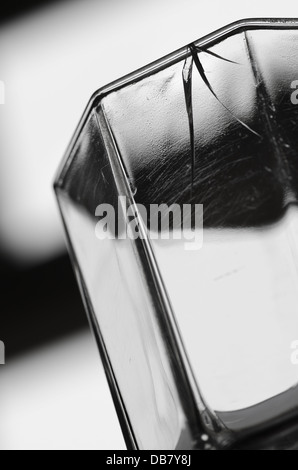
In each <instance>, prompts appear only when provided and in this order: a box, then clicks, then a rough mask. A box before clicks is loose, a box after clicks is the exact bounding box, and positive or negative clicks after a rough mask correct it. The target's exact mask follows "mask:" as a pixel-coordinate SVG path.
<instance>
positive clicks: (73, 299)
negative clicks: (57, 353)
mask: <svg viewBox="0 0 298 470" xmlns="http://www.w3.org/2000/svg"><path fill="white" fill-rule="evenodd" d="M0 285H1V305H0V310H1V316H0V318H1V323H0V325H1V327H0V339H1V340H2V341H4V343H5V345H6V356H7V361H9V359H10V358H11V357H13V356H15V355H16V354H19V353H24V352H26V351H29V350H31V349H33V348H36V347H39V346H43V345H45V344H46V343H47V342H49V341H53V340H57V339H59V338H63V337H64V336H65V335H68V334H70V333H72V332H74V331H77V330H80V329H82V328H85V327H86V326H87V321H86V316H85V314H84V309H83V305H82V301H81V298H80V295H79V292H78V289H77V286H76V281H75V278H74V275H73V272H72V269H71V266H70V262H69V259H68V257H67V256H61V257H60V258H57V259H54V260H52V261H50V262H48V263H46V264H43V265H40V266H37V267H34V268H30V269H28V270H19V269H16V268H15V267H13V266H11V265H10V264H9V263H8V262H5V261H3V262H2V263H1V267H0Z"/></svg>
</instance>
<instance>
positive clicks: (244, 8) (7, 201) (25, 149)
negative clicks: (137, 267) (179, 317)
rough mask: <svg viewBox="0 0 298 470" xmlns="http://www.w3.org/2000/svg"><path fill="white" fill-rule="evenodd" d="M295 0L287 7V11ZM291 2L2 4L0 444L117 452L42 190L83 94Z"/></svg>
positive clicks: (293, 11) (281, 11)
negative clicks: (2, 350)
mask: <svg viewBox="0 0 298 470" xmlns="http://www.w3.org/2000/svg"><path fill="white" fill-rule="evenodd" d="M295 7H296V8H295ZM295 15H297V3H296V2H295V1H294V0H284V1H283V2H280V1H278V0H252V1H251V2H249V3H247V4H245V3H243V2H239V1H237V0H209V1H208V2H203V1H201V0H150V1H149V0H84V1H82V0H81V1H79V0H60V1H57V0H56V1H54V0H53V1H47V2H46V1H42V0H31V1H30V0H24V1H23V2H22V3H21V4H20V3H19V2H17V1H16V0H10V1H7V0H2V2H1V10H0V81H2V82H3V83H4V86H5V103H4V104H1V105H0V281H1V297H0V298H1V310H0V312H1V313H0V340H2V341H4V342H5V345H6V365H5V366H0V377H1V381H0V383H1V387H0V417H1V419H0V449H2V450H10V449H11V450H12V449H13V450H21V449H24V450H29V449H44V450H45V449H49V450H56V449H123V448H124V442H123V439H122V435H121V431H120V427H119V425H118V421H117V417H116V414H115V411H114V407H113V404H112V400H111V397H110V394H109V390H108V386H107V383H106V379H105V377H104V373H103V369H102V366H101V362H100V359H99V355H98V353H97V349H96V345H95V342H94V340H93V337H92V335H91V333H90V332H89V328H88V324H87V320H86V317H85V313H84V309H83V307H82V302H81V299H80V296H79V292H78V288H77V286H76V283H75V280H74V276H73V273H72V269H71V265H70V262H69V258H68V255H67V252H66V247H65V241H64V234H63V230H62V225H61V221H60V217H59V214H58V210H57V205H56V202H55V198H54V193H53V190H52V182H53V179H54V175H55V172H56V170H57V167H58V165H59V163H60V161H61V159H62V156H63V153H64V151H65V149H66V147H67V145H68V142H69V140H70V138H71V136H72V133H73V132H74V130H75V127H76V125H77V123H78V121H79V119H80V116H81V114H82V112H83V110H84V107H85V106H86V104H87V102H88V100H89V98H90V96H91V95H92V94H93V92H94V91H95V90H96V89H98V88H100V87H101V86H103V85H105V84H107V83H109V82H110V81H112V80H115V79H117V78H119V77H121V76H123V75H125V74H127V73H129V72H131V71H133V70H135V69H137V68H139V67H141V66H143V65H146V64H147V63H149V62H151V61H153V60H155V59H158V58H160V57H162V56H163V55H165V54H167V53H169V52H172V51H173V50H175V49H177V48H179V47H181V46H183V45H185V44H187V43H189V42H191V41H194V40H195V39H198V38H199V37H201V36H204V35H205V34H208V33H210V32H212V31H213V30H215V29H218V28H220V27H222V26H224V25H226V24H228V23H231V22H233V21H236V20H239V19H243V18H247V17H295Z"/></svg>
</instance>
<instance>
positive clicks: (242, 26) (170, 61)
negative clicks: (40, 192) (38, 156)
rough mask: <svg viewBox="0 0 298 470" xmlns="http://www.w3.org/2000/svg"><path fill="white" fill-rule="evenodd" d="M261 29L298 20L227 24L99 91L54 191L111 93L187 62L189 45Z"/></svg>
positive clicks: (208, 44)
mask: <svg viewBox="0 0 298 470" xmlns="http://www.w3.org/2000/svg"><path fill="white" fill-rule="evenodd" d="M258 29H269V30H270V29H276V30H282V29H298V18H248V19H242V20H238V21H235V22H233V23H230V24H228V25H227V26H224V27H222V28H220V29H218V30H216V31H214V32H212V33H209V34H207V35H206V36H203V37H202V38H200V39H197V40H194V41H193V42H191V43H189V44H187V45H185V46H183V47H181V48H180V49H178V50H176V51H174V52H172V53H170V54H167V55H166V56H164V57H162V58H160V59H157V60H156V61H154V62H151V63H150V64H148V65H146V66H144V67H141V68H140V69H138V70H136V71H134V72H132V73H129V74H127V75H125V76H124V77H122V78H119V79H117V80H115V81H113V82H111V83H110V84H108V85H105V86H103V87H101V88H99V89H98V90H97V91H96V92H95V93H94V94H93V95H92V97H91V98H90V100H89V103H88V105H87V107H86V109H85V111H84V113H83V115H82V118H81V120H80V122H79V124H78V126H77V129H76V131H75V133H74V135H73V137H72V139H71V141H70V144H69V145H68V147H67V150H66V152H65V154H64V157H63V159H62V162H61V164H60V166H59V168H58V171H57V174H56V177H55V179H54V188H55V189H59V188H60V189H61V187H62V186H63V182H64V178H65V176H66V174H67V171H68V168H69V165H70V163H71V158H72V155H73V149H74V147H75V145H76V143H77V140H78V138H79V136H80V134H81V132H82V130H83V128H84V126H85V125H86V122H87V120H88V118H89V116H90V114H91V112H92V111H93V109H95V108H96V107H97V106H98V105H99V103H100V101H101V100H102V99H103V98H104V97H105V96H107V95H108V94H110V93H112V92H115V91H117V90H119V89H121V88H123V87H125V86H127V85H129V84H132V83H137V82H138V81H140V80H143V79H144V78H146V77H148V76H150V75H153V74H155V73H157V72H159V71H160V70H162V69H164V68H166V67H169V66H171V65H175V64H176V63H177V62H179V61H181V60H183V59H186V57H188V56H189V55H190V49H189V47H190V45H194V46H196V47H200V48H204V47H212V46H214V45H215V44H217V43H219V42H221V41H223V40H224V39H226V38H227V37H231V36H233V35H236V34H239V33H241V32H244V31H250V30H258Z"/></svg>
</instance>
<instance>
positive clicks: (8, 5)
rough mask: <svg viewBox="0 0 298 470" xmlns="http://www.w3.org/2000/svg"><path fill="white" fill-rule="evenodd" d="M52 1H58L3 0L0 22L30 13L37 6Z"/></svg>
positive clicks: (45, 4) (56, 1)
mask: <svg viewBox="0 0 298 470" xmlns="http://www.w3.org/2000/svg"><path fill="white" fill-rule="evenodd" d="M52 3H58V0H23V1H22V2H19V1H17V0H10V1H9V0H4V1H2V2H1V8H0V23H3V22H5V21H7V20H10V19H12V18H14V17H17V16H21V15H22V14H25V13H30V12H32V11H34V10H35V9H37V8H40V7H44V6H47V5H50V4H52ZM60 3H61V2H60Z"/></svg>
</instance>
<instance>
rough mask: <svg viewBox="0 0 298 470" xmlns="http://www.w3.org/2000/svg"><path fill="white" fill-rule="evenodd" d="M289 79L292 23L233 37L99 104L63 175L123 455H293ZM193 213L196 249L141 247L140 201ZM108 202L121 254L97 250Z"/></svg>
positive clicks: (232, 32) (106, 244)
mask: <svg viewBox="0 0 298 470" xmlns="http://www.w3.org/2000/svg"><path fill="white" fill-rule="evenodd" d="M297 64H298V22H296V21H295V20H250V21H244V22H238V23H235V24H233V25H230V26H228V27H226V28H224V29H222V30H220V31H218V32H216V33H214V34H212V35H210V36H208V37H207V38H203V39H201V40H199V41H197V42H195V43H193V44H191V45H189V46H187V47H185V48H182V49H181V50H179V51H177V52H175V53H173V54H171V55H170V56H168V57H166V58H164V59H162V60H160V61H158V62H156V63H154V64H151V65H150V66H148V67H146V68H144V69H142V70H141V71H138V72H136V73H134V74H132V75H130V76H129V77H126V78H124V79H122V80H119V81H118V82H116V83H114V84H112V85H110V86H107V87H105V88H104V89H102V90H100V91H99V92H97V93H96V94H95V95H94V97H93V99H92V100H91V102H90V104H89V106H88V108H87V111H86V112H85V114H84V117H83V119H82V122H81V124H80V126H79V128H78V130H77V132H76V134H75V136H74V139H73V141H72V143H71V145H70V148H69V150H68V152H67V155H66V157H65V159H64V162H63V164H62V167H61V169H60V170H59V174H58V177H57V181H56V185H55V187H56V193H57V197H58V201H59V205H60V208H61V213H62V216H63V220H64V224H65V228H66V232H67V236H68V241H69V247H70V252H71V257H72V260H73V263H74V267H75V270H76V273H77V277H78V281H79V284H80V287H81V290H82V296H83V298H84V300H85V304H86V309H87V312H88V316H89V319H90V322H91V325H92V328H93V331H94V333H95V336H96V338H97V341H98V345H99V349H100V352H101V355H102V359H103V362H104V365H105V368H106V373H107V377H108V379H109V383H110V387H111V391H112V394H113V397H114V401H115V406H116V408H117V411H118V415H119V419H120V421H121V424H122V429H123V432H124V435H125V438H126V441H127V445H128V447H129V448H133V449H163V450H164V449H169V450H174V449H176V450H178V449H201V450H204V449H225V448H268V449H269V448H275V449H279V448H282V449H284V448H298V440H297V439H298V437H297V438H296V436H297V426H296V421H295V419H296V418H297V425H298V416H297V409H298V388H297V384H298V366H297V365H295V364H293V361H292V360H291V357H292V356H291V354H292V350H291V347H292V345H293V344H294V343H295V340H298V241H297V235H298V212H297V200H298V199H297V198H298V133H297V126H298V99H297V97H298V93H297V96H296V95H295V89H296V88H298V67H297ZM295 84H296V85H295ZM295 99H296V101H297V102H296V101H295ZM120 196H121V197H122V199H120V201H121V200H122V203H121V202H120V203H119V197H120ZM124 198H125V199H124ZM123 201H124V202H123ZM190 203H191V204H203V206H204V242H203V246H202V248H201V249H200V250H185V244H184V241H183V240H176V239H171V240H162V239H160V238H161V237H159V238H158V239H156V240H152V239H151V238H150V237H147V236H146V233H147V229H148V223H149V221H148V219H144V217H142V214H141V213H140V212H138V204H142V205H143V206H145V207H146V208H147V209H148V211H149V208H150V206H151V205H152V204H156V205H161V204H167V205H168V206H171V205H173V204H177V205H178V206H179V207H182V206H183V205H184V204H190ZM100 204H110V205H112V206H113V207H114V209H115V213H116V214H117V217H118V220H119V221H120V222H119V226H120V229H119V227H118V229H119V230H118V236H117V237H116V239H113V240H112V239H108V238H106V239H104V240H99V239H98V238H97V237H96V235H95V231H96V225H97V223H98V216H97V215H96V214H97V212H96V211H97V207H98V206H99V205H100ZM131 205H133V206H134V207H135V208H136V214H137V217H138V218H139V223H140V225H141V226H142V227H143V228H142V230H143V233H144V237H143V238H139V239H136V240H131V239H124V237H122V236H121V230H124V229H125V227H126V226H127V225H128V224H129V223H130V219H129V218H128V216H127V211H126V210H127V208H128V207H129V206H131ZM121 227H122V228H121ZM193 228H194V230H196V229H198V227H193ZM297 344H298V342H297Z"/></svg>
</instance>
